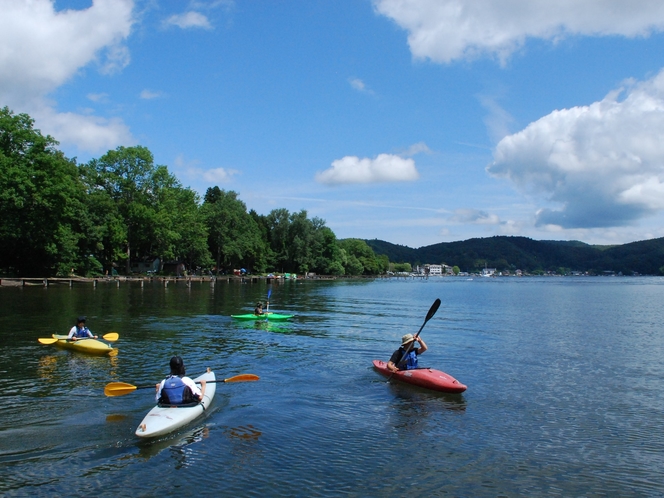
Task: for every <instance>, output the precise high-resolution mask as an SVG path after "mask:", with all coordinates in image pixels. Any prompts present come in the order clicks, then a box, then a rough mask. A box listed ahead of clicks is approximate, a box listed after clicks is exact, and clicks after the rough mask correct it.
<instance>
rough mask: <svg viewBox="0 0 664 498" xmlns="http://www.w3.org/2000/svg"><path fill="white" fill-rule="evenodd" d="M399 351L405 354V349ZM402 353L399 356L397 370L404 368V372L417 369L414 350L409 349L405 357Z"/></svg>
mask: <svg viewBox="0 0 664 498" xmlns="http://www.w3.org/2000/svg"><path fill="white" fill-rule="evenodd" d="M401 349H402V350H403V353H405V352H406V350H405V349H403V348H401ZM403 353H402V356H401V361H400V362H399V369H401V370H403V369H404V368H405V369H406V370H412V369H414V368H417V353H416V352H415V350H414V349H411V350H410V352H409V353H408V354H407V355H403Z"/></svg>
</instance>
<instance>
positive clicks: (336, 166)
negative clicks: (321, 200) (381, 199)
mask: <svg viewBox="0 0 664 498" xmlns="http://www.w3.org/2000/svg"><path fill="white" fill-rule="evenodd" d="M419 176H420V175H419V173H418V172H417V169H416V168H415V161H413V160H412V159H404V158H402V157H400V156H396V155H393V154H379V155H378V156H377V157H376V158H374V159H369V158H362V159H360V158H359V157H357V156H346V157H343V158H341V159H337V160H336V161H333V162H332V166H331V167H330V168H328V169H326V170H325V171H321V172H320V173H318V174H317V175H316V181H317V182H319V183H323V184H326V185H342V184H351V183H385V182H409V181H414V180H417V179H418V178H419Z"/></svg>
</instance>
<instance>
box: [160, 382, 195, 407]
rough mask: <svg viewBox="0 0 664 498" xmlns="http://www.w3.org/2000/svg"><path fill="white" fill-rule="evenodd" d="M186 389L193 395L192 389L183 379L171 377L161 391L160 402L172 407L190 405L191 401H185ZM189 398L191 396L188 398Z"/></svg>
mask: <svg viewBox="0 0 664 498" xmlns="http://www.w3.org/2000/svg"><path fill="white" fill-rule="evenodd" d="M185 389H186V390H188V391H189V393H188V394H191V389H190V388H189V386H187V385H186V384H185V383H184V382H182V379H181V378H180V377H178V376H177V375H171V376H170V377H168V378H167V379H166V381H165V382H164V387H163V388H162V389H161V398H160V400H159V401H160V402H161V403H165V404H171V405H181V404H182V403H188V402H190V401H191V399H187V400H185ZM188 397H189V398H190V397H191V396H188Z"/></svg>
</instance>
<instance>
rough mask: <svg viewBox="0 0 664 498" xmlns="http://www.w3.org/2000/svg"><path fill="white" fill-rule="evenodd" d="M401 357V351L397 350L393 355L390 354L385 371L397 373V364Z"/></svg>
mask: <svg viewBox="0 0 664 498" xmlns="http://www.w3.org/2000/svg"><path fill="white" fill-rule="evenodd" d="M402 356H403V355H402V354H401V349H397V350H396V351H395V352H394V353H392V356H391V357H390V361H388V362H387V369H388V370H390V371H391V372H398V371H399V368H398V367H397V364H398V363H399V362H400V361H401V357H402Z"/></svg>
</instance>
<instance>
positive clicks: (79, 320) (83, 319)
mask: <svg viewBox="0 0 664 498" xmlns="http://www.w3.org/2000/svg"><path fill="white" fill-rule="evenodd" d="M81 322H85V316H79V317H78V318H77V319H76V323H81Z"/></svg>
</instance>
